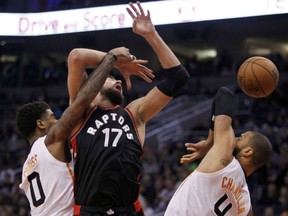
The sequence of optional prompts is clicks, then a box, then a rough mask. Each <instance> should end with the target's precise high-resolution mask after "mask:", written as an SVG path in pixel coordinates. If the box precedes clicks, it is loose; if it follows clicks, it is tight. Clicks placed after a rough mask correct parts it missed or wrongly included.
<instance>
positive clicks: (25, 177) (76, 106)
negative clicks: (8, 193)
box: [16, 47, 133, 216]
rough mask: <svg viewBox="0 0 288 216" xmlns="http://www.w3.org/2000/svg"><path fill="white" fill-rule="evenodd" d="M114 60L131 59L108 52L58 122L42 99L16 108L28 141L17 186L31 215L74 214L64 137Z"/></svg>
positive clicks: (116, 51)
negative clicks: (27, 152)
mask: <svg viewBox="0 0 288 216" xmlns="http://www.w3.org/2000/svg"><path fill="white" fill-rule="evenodd" d="M116 59H118V61H132V60H133V58H131V55H130V53H129V50H128V49H127V48H124V47H121V48H115V49H113V50H111V51H110V52H108V54H107V55H105V57H104V58H103V60H102V62H101V64H100V65H99V67H98V68H97V69H96V70H95V71H94V72H93V73H92V74H91V75H90V77H89V79H88V80H87V81H86V82H85V83H83V85H82V87H81V89H80V90H79V92H78V94H77V96H76V98H75V100H74V102H73V103H72V104H71V105H70V106H69V107H68V108H67V109H66V110H65V111H64V113H63V114H62V116H61V118H60V119H59V120H58V121H57V120H56V119H55V116H54V114H53V112H52V111H51V109H50V107H49V105H48V104H46V103H45V102H32V103H28V104H25V105H23V106H22V107H21V108H20V109H19V110H18V112H17V120H16V121H17V128H18V131H19V132H20V133H21V134H22V135H23V136H25V138H26V139H27V140H28V142H29V144H30V153H29V155H28V157H27V160H26V162H25V163H24V166H23V172H22V183H21V185H20V188H22V189H23V190H24V192H25V194H26V196H27V198H28V200H29V203H30V207H31V215H32V216H33V215H38V216H40V215H43V216H48V215H49V216H60V215H61V216H72V215H73V205H74V194H73V171H72V160H70V161H71V162H70V163H68V162H67V161H69V160H67V157H66V154H65V153H66V151H65V150H64V149H65V148H66V147H67V145H66V144H67V138H68V136H69V135H70V133H71V131H72V129H73V127H74V126H75V124H76V122H77V121H78V120H79V118H80V117H82V116H83V114H84V111H85V108H86V107H87V105H88V104H90V103H91V101H92V100H93V99H94V98H95V96H96V94H97V93H98V91H99V89H100V88H101V87H102V85H103V83H104V82H105V80H106V78H107V76H108V74H109V72H110V70H111V68H112V67H113V66H114V64H115V62H116ZM67 149H68V148H66V150H67ZM68 155H69V150H68ZM70 159H71V156H70Z"/></svg>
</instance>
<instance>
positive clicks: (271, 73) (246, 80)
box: [237, 56, 279, 98]
mask: <svg viewBox="0 0 288 216" xmlns="http://www.w3.org/2000/svg"><path fill="white" fill-rule="evenodd" d="M237 81H238V85H239V87H240V88H241V90H242V91H243V92H244V93H245V94H247V95H248V96H250V97H253V98H264V97H267V96H269V95H270V94H271V93H272V92H273V91H274V90H275V88H276V87H277V85H278V82H279V72H278V69H277V67H276V66H275V64H274V63H273V62H272V61H271V60H269V59H267V58H265V57H261V56H254V57H251V58H249V59H247V60H245V61H244V62H243V63H242V64H241V66H240V67H239V69H238V73H237Z"/></svg>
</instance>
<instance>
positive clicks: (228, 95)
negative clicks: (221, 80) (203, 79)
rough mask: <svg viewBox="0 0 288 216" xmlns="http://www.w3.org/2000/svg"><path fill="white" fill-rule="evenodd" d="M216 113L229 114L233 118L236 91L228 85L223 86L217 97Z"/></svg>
mask: <svg viewBox="0 0 288 216" xmlns="http://www.w3.org/2000/svg"><path fill="white" fill-rule="evenodd" d="M214 100H215V113H214V115H215V116H217V115H227V116H230V117H231V118H232V116H233V112H234V93H233V92H232V91H231V90H230V89H229V88H227V87H221V88H220V89H219V90H218V92H217V94H216V96H215V98H214Z"/></svg>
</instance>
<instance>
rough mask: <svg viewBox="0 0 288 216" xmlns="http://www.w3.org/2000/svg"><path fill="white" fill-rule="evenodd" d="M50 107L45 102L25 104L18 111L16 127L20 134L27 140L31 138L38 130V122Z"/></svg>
mask: <svg viewBox="0 0 288 216" xmlns="http://www.w3.org/2000/svg"><path fill="white" fill-rule="evenodd" d="M47 109H50V106H49V105H48V104H47V103H46V102H44V101H33V102H31V103H27V104H24V105H23V106H21V107H20V108H19V109H18V111H17V116H16V125H17V130H18V132H19V133H20V134H21V135H22V136H24V137H25V138H28V137H30V136H31V135H32V134H33V133H34V132H35V129H36V126H37V120H38V119H41V118H42V117H43V116H44V115H45V112H46V110H47Z"/></svg>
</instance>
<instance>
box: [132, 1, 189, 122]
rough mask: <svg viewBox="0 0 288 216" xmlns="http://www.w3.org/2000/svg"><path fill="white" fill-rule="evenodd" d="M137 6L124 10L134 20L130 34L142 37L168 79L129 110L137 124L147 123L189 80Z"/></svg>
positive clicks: (148, 19) (148, 18) (135, 102)
mask: <svg viewBox="0 0 288 216" xmlns="http://www.w3.org/2000/svg"><path fill="white" fill-rule="evenodd" d="M136 5H137V7H138V8H136V6H135V5H134V4H133V3H131V2H130V3H129V6H130V8H129V7H128V8H127V12H128V13H129V15H130V16H131V18H132V19H133V32H134V33H136V34H138V35H141V36H142V37H143V38H144V39H145V40H146V41H147V42H148V43H149V44H150V46H151V47H152V48H153V50H154V51H155V53H156V54H157V56H158V59H159V61H160V63H161V66H162V67H163V69H164V70H165V72H166V75H167V78H166V80H164V81H163V82H162V83H160V84H159V85H158V86H157V87H155V88H153V89H152V90H151V91H150V92H149V93H148V94H147V95H146V96H145V97H143V98H141V99H138V100H137V101H134V102H133V103H132V104H131V105H130V106H129V108H130V109H132V110H133V112H134V113H136V114H137V116H139V118H140V120H142V121H143V122H146V121H147V120H149V119H150V118H151V117H153V116H154V115H155V114H156V113H158V112H159V111H160V110H161V109H162V108H163V107H164V106H165V105H166V104H167V103H168V102H169V101H170V100H171V99H172V97H173V96H174V95H176V94H177V93H178V92H179V91H180V90H181V88H182V87H183V86H184V85H185V83H186V82H187V81H188V80H189V74H188V72H187V70H186V69H185V68H184V67H183V66H182V65H181V63H180V61H179V59H178V58H177V57H176V56H175V54H174V53H173V52H172V50H171V49H170V48H169V47H168V45H167V44H166V43H165V42H164V41H163V39H162V38H161V37H160V35H159V34H158V32H157V31H156V29H155V26H154V25H153V23H152V21H151V17H150V12H149V10H148V11H147V14H146V13H145V12H144V10H143V8H142V6H141V4H140V2H139V1H137V3H136Z"/></svg>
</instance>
